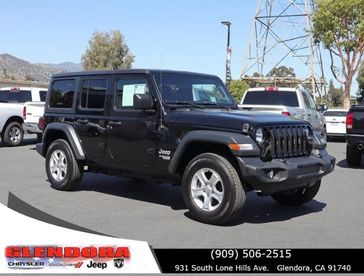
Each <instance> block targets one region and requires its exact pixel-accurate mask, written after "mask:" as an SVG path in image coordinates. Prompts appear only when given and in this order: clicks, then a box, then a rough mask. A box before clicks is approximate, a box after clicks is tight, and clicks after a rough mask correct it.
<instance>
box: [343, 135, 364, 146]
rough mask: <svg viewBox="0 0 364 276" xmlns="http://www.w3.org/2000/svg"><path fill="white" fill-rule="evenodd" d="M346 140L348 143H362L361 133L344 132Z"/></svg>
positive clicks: (362, 136) (363, 142) (363, 136)
mask: <svg viewBox="0 0 364 276" xmlns="http://www.w3.org/2000/svg"><path fill="white" fill-rule="evenodd" d="M346 141H347V143H348V144H350V145H358V144H364V135H363V134H346Z"/></svg>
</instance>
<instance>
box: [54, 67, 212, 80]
mask: <svg viewBox="0 0 364 276" xmlns="http://www.w3.org/2000/svg"><path fill="white" fill-rule="evenodd" d="M160 73H162V74H165V73H173V74H191V75H200V76H208V77H216V76H215V75H210V74H203V73H195V72H188V71H175V70H161V69H117V70H97V71H79V72H65V73H57V74H53V75H52V78H64V77H78V76H99V75H118V74H160Z"/></svg>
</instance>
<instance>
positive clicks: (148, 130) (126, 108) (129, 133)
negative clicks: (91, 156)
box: [106, 75, 158, 168]
mask: <svg viewBox="0 0 364 276" xmlns="http://www.w3.org/2000/svg"><path fill="white" fill-rule="evenodd" d="M151 88H152V86H151V85H149V83H148V79H147V77H146V76H144V75H140V76H136V75H120V76H115V79H114V91H113V93H112V100H111V105H112V106H111V105H110V106H109V110H110V116H109V117H108V119H109V120H108V121H107V122H106V125H107V133H108V134H107V148H108V151H109V154H110V156H111V158H112V160H113V161H115V163H116V164H117V165H119V166H122V167H123V168H128V167H130V168H135V165H144V164H149V165H150V164H154V163H155V162H156V145H157V140H156V129H157V120H158V112H155V113H153V114H151V113H147V112H145V111H143V110H136V109H134V106H133V96H134V94H142V93H148V94H152V90H151Z"/></svg>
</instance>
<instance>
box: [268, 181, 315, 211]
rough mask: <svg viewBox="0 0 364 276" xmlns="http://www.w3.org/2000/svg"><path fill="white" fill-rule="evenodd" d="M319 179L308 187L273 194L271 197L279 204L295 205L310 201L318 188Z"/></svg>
mask: <svg viewBox="0 0 364 276" xmlns="http://www.w3.org/2000/svg"><path fill="white" fill-rule="evenodd" d="M320 186H321V180H318V181H316V183H315V184H314V185H312V186H310V187H308V188H303V189H296V190H294V191H288V192H282V193H278V194H273V195H271V197H272V198H273V199H274V200H275V201H277V202H278V203H280V204H283V205H291V206H297V205H302V204H305V203H307V202H309V201H311V200H312V199H313V198H314V197H315V196H316V195H317V193H318V191H319V190H320Z"/></svg>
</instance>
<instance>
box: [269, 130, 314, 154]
mask: <svg viewBox="0 0 364 276" xmlns="http://www.w3.org/2000/svg"><path fill="white" fill-rule="evenodd" d="M266 130H267V131H268V132H269V134H270V143H269V146H270V156H271V157H272V158H273V159H274V158H286V157H297V156H303V155H307V154H308V153H310V152H309V151H310V148H311V147H309V145H308V143H309V141H308V139H307V137H306V135H307V131H309V128H308V127H307V126H306V125H284V126H272V127H268V128H266ZM267 146H268V145H267ZM263 159H264V158H263Z"/></svg>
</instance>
